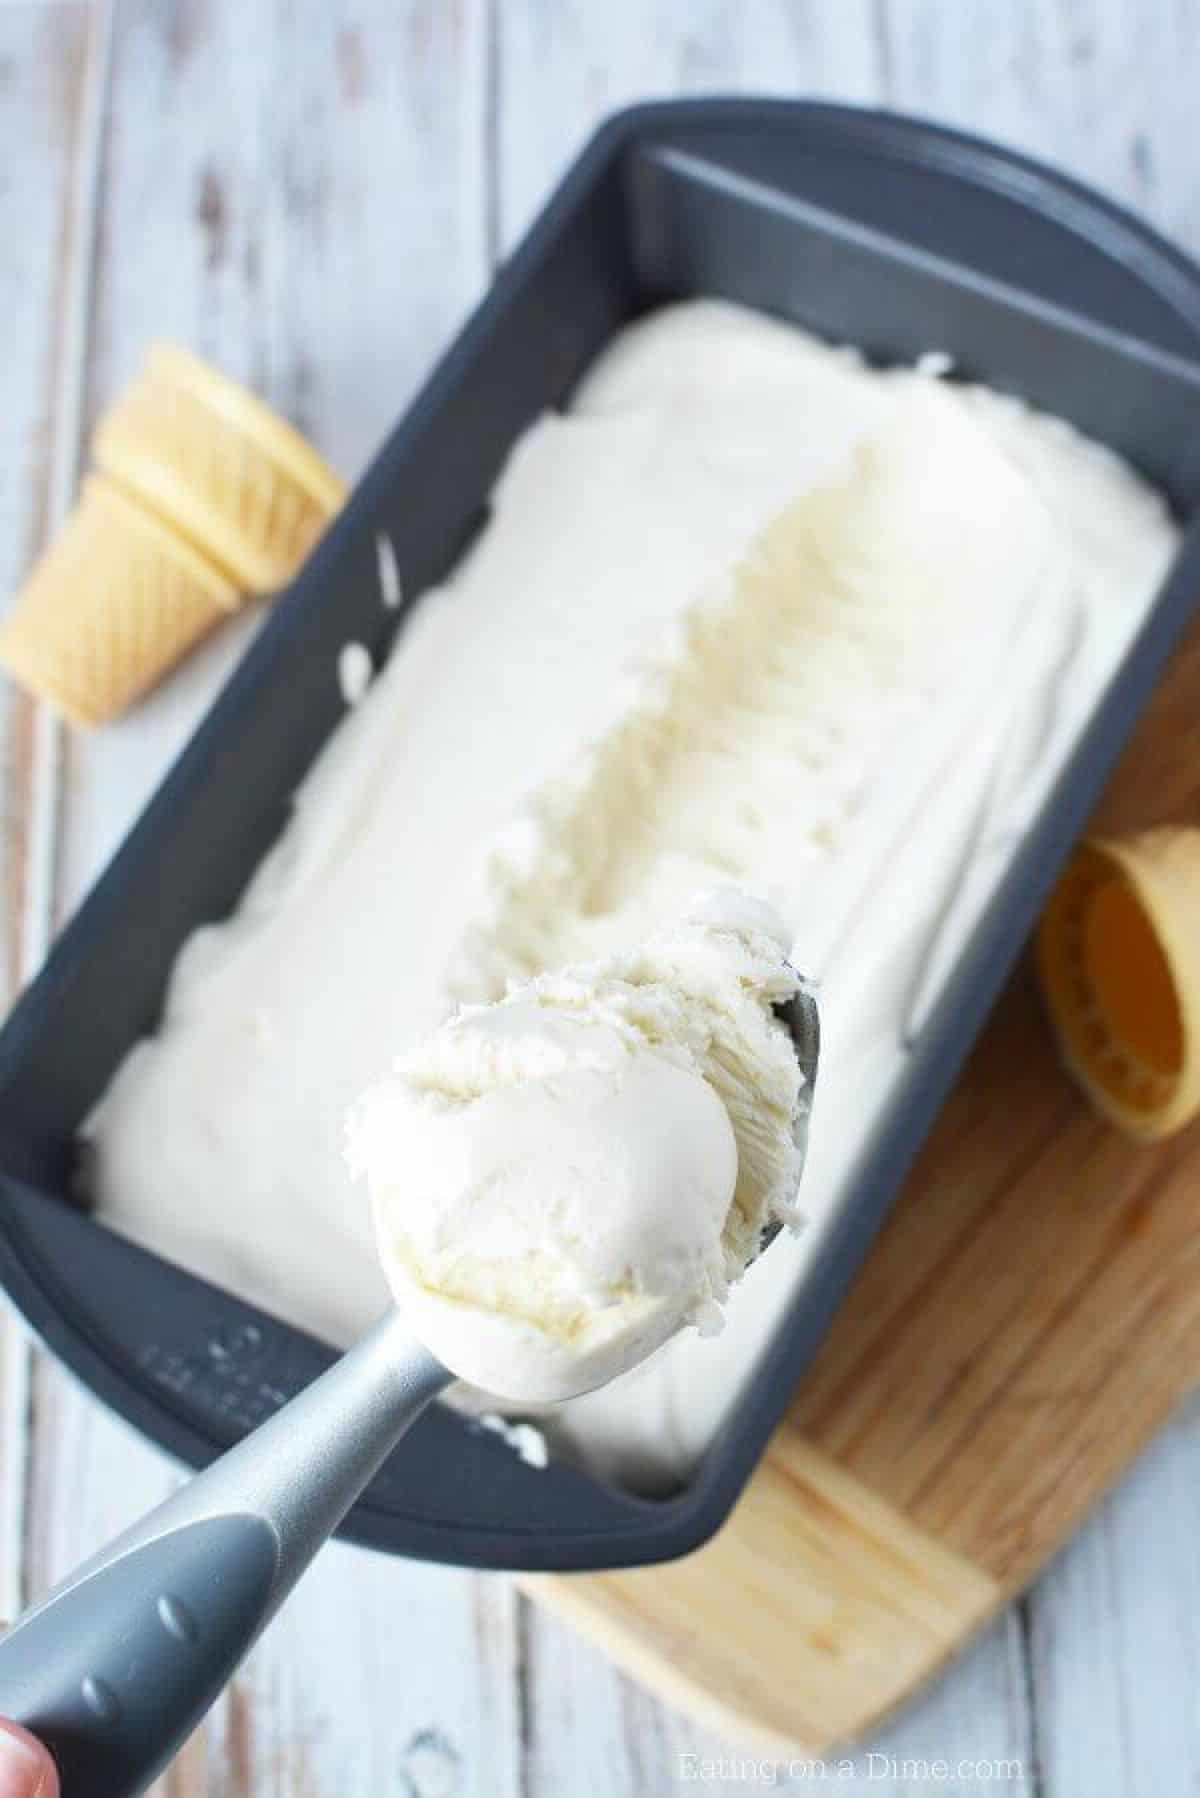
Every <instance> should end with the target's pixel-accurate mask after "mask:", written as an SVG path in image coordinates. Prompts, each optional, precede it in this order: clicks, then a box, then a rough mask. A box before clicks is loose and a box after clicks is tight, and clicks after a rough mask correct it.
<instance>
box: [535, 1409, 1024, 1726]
mask: <svg viewBox="0 0 1200 1798" xmlns="http://www.w3.org/2000/svg"><path fill="white" fill-rule="evenodd" d="M523 1585H524V1587H525V1589H526V1590H527V1591H529V1592H531V1593H533V1594H535V1595H536V1596H537V1597H539V1598H540V1599H541V1600H542V1601H543V1602H545V1603H547V1604H549V1605H550V1606H551V1607H552V1608H553V1609H554V1610H555V1611H556V1612H557V1613H558V1614H559V1615H560V1616H563V1617H567V1618H569V1619H570V1620H571V1621H572V1622H573V1623H575V1624H577V1625H578V1626H579V1627H580V1628H584V1629H586V1630H587V1631H588V1633H589V1634H590V1635H591V1636H592V1638H593V1640H594V1641H597V1642H599V1643H600V1645H601V1646H602V1647H604V1648H606V1649H608V1650H609V1651H610V1652H612V1653H613V1654H614V1655H616V1656H617V1658H618V1659H619V1660H620V1662H621V1664H622V1665H623V1666H624V1668H625V1669H626V1671H628V1672H631V1673H633V1674H634V1675H635V1676H636V1677H638V1678H641V1679H644V1680H645V1681H646V1682H647V1683H648V1684H649V1685H650V1686H651V1688H652V1689H653V1690H654V1691H655V1692H657V1693H658V1694H659V1695H660V1696H662V1697H664V1698H665V1699H667V1701H668V1702H675V1703H677V1704H679V1705H681V1706H683V1707H684V1708H686V1709H687V1711H688V1713H689V1714H690V1715H691V1716H693V1717H695V1718H696V1719H697V1720H698V1721H699V1722H700V1723H701V1724H702V1725H703V1726H704V1727H706V1728H707V1729H709V1730H710V1731H712V1732H714V1733H716V1734H722V1735H726V1736H729V1737H731V1738H732V1739H734V1740H737V1741H740V1742H744V1743H746V1744H747V1746H749V1747H752V1748H753V1749H754V1750H755V1751H756V1752H757V1753H759V1754H761V1755H763V1756H771V1755H775V1756H778V1757H779V1758H781V1759H787V1758H789V1757H790V1756H794V1755H797V1754H801V1753H804V1752H806V1751H807V1752H812V1753H815V1754H819V1753H821V1752H823V1751H824V1750H825V1749H827V1748H828V1747H829V1746H830V1745H831V1744H832V1743H836V1742H841V1741H845V1740H846V1739H847V1738H848V1737H849V1736H850V1735H852V1734H858V1733H860V1732H861V1730H862V1729H863V1727H864V1725H867V1724H873V1723H874V1722H875V1721H876V1720H877V1719H878V1718H880V1717H882V1716H883V1715H884V1714H885V1713H886V1712H887V1711H888V1710H890V1709H891V1708H893V1706H894V1705H895V1704H896V1703H897V1702H899V1701H900V1700H901V1699H902V1698H904V1697H906V1696H907V1695H908V1694H909V1692H910V1691H911V1689H912V1686H913V1684H914V1681H915V1680H916V1679H917V1678H918V1677H924V1676H926V1675H927V1674H928V1673H929V1672H931V1671H932V1670H934V1669H935V1668H936V1667H937V1666H938V1665H940V1664H941V1663H942V1662H943V1661H944V1660H945V1659H946V1657H947V1656H948V1655H949V1654H950V1653H951V1652H953V1651H954V1650H956V1649H957V1648H958V1647H959V1646H960V1645H961V1643H962V1640H963V1638H964V1636H965V1635H967V1634H974V1632H975V1631H976V1630H977V1629H978V1628H979V1627H980V1625H981V1624H982V1622H983V1621H984V1620H985V1618H987V1617H988V1616H989V1615H990V1613H991V1612H992V1611H993V1610H994V1609H995V1608H996V1606H997V1604H998V1602H999V1600H1000V1595H1001V1594H1000V1587H999V1586H998V1585H997V1584H996V1583H995V1581H993V1580H990V1579H988V1578H987V1577H986V1575H984V1574H982V1573H981V1572H980V1571H979V1570H978V1568H975V1567H973V1566H972V1565H971V1564H970V1563H969V1562H968V1561H965V1560H963V1559H961V1558H960V1557H959V1556H957V1555H955V1554H953V1553H951V1552H948V1551H947V1550H946V1549H944V1548H943V1547H942V1545H941V1544H940V1543H939V1542H938V1541H937V1540H936V1538H934V1537H932V1536H929V1535H927V1534H925V1532H923V1531H921V1530H917V1529H915V1528H914V1527H913V1526H912V1525H911V1523H909V1522H908V1520H907V1519H906V1518H905V1517H904V1516H903V1515H902V1513H901V1512H899V1511H898V1510H896V1509H895V1508H894V1507H892V1506H891V1505H888V1504H884V1503H881V1502H880V1501H879V1500H878V1499H877V1498H875V1497H874V1495H873V1494H871V1493H870V1492H869V1491H868V1490H867V1489H866V1488H865V1487H864V1486H863V1485H862V1484H861V1483H860V1482H859V1481H858V1480H856V1479H853V1478H851V1477H848V1476H847V1475H846V1473H845V1472H844V1471H843V1470H842V1469H841V1468H839V1467H838V1466H837V1464H836V1463H835V1462H833V1461H831V1460H829V1459H828V1458H827V1457H826V1456H824V1455H822V1454H820V1453H818V1452H816V1451H814V1450H813V1449H812V1448H811V1447H810V1446H809V1445H808V1444H806V1443H805V1442H804V1441H803V1440H802V1439H801V1438H800V1437H799V1435H797V1434H796V1433H795V1432H782V1433H781V1434H780V1436H779V1437H778V1438H777V1439H776V1441H775V1443H774V1444H773V1445H772V1454H771V1456H770V1458H769V1459H768V1460H767V1461H766V1462H765V1463H764V1464H763V1466H762V1467H761V1468H760V1469H759V1471H758V1473H757V1474H756V1475H755V1478H754V1481H753V1483H752V1486H751V1488H750V1490H749V1492H748V1493H747V1495H746V1497H745V1498H744V1500H743V1501H742V1504H741V1506H739V1510H738V1515H737V1517H736V1519H735V1521H734V1522H733V1523H732V1524H731V1525H730V1526H729V1527H727V1528H726V1529H724V1530H722V1531H721V1532H720V1534H719V1535H718V1536H717V1537H716V1538H715V1539H714V1540H713V1541H712V1542H711V1543H708V1544H707V1545H706V1546H705V1547H704V1548H703V1549H701V1550H700V1552H699V1553H698V1554H696V1555H693V1556H690V1557H688V1558H687V1559H685V1560H683V1561H676V1562H672V1563H670V1564H669V1565H667V1566H663V1567H652V1568H635V1569H633V1570H622V1571H618V1572H615V1573H605V1574H596V1575H590V1576H588V1577H587V1578H585V1579H579V1580H572V1579H564V1578H557V1579H556V1578H553V1577H548V1576H542V1577H539V1578H533V1579H526V1580H525V1581H523ZM782 1657H786V1662H787V1665H788V1668H789V1672H790V1677H789V1678H788V1679H787V1680H780V1679H777V1678H775V1677H774V1671H775V1669H777V1667H778V1665H779V1664H780V1660H781V1658H782ZM764 1675H766V1677H764ZM867 1693H869V1694H870V1695H871V1699H870V1701H871V1705H872V1707H873V1708H872V1710H871V1712H870V1713H867V1712H866V1711H865V1709H864V1694H867Z"/></svg>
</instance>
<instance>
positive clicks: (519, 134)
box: [493, 0, 1030, 1795]
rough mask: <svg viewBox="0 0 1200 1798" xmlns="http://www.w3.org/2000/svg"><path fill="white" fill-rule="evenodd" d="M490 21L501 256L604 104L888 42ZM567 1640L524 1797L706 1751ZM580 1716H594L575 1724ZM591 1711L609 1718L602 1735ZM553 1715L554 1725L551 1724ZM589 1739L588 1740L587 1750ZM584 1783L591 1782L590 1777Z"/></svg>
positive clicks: (539, 1622) (532, 1667)
mask: <svg viewBox="0 0 1200 1798" xmlns="http://www.w3.org/2000/svg"><path fill="white" fill-rule="evenodd" d="M497 25H498V33H497V38H496V44H495V67H496V83H497V86H496V95H495V105H494V129H493V141H494V152H495V168H494V176H493V180H494V202H493V212H494V221H495V235H496V240H497V244H498V247H499V248H500V249H501V250H503V251H507V250H508V249H509V248H511V246H512V243H513V241H514V240H515V238H516V237H517V236H518V235H519V233H520V231H521V230H522V229H523V228H524V227H525V225H526V224H527V223H528V221H529V219H530V218H531V217H532V215H533V213H534V212H535V211H536V209H537V206H538V205H539V204H540V202H541V201H542V199H543V198H544V197H545V193H546V191H547V189H548V188H549V186H550V185H551V184H552V182H553V180H555V179H556V178H557V176H558V174H559V173H560V172H561V170H562V168H563V166H564V165H565V163H566V161H567V159H568V158H569V157H570V156H571V155H573V154H574V153H575V152H576V151H577V150H578V148H579V147H580V145H581V144H582V142H583V141H584V140H585V139H586V137H587V135H588V134H589V132H590V131H591V130H593V129H594V128H595V126H596V125H597V124H599V123H600V121H601V120H602V118H603V117H605V116H606V115H607V114H608V113H610V112H612V111H613V110H614V109H615V108H617V107H619V106H622V105H626V104H629V103H631V102H634V101H638V100H643V99H647V98H652V97H654V96H655V95H663V94H684V93H711V92H719V91H730V92H760V93H782V94H795V93H803V94H806V95H809V96H813V97H820V96H830V97H835V98H838V99H844V100H859V101H863V102H868V103H869V102H872V101H878V100H880V99H882V98H884V97H885V92H884V88H885V82H886V80H887V75H888V70H887V52H888V47H889V45H888V39H887V36H886V34H885V33H884V32H883V31H882V30H881V9H880V8H879V7H877V6H874V5H872V4H868V3H867V0H843V3H842V4H840V5H839V6H838V7H837V8H827V7H819V6H805V7H797V6H794V5H791V4H789V3H788V0H767V3H764V4H760V5H758V6H756V8H755V10H754V18H753V26H752V28H751V27H750V26H749V25H748V22H747V17H746V14H745V10H744V9H743V8H741V7H739V6H737V5H736V4H735V3H734V0H716V3H712V4H705V5H702V6H697V5H696V4H694V0H657V3H656V4H654V5H651V6H637V7H634V6H623V7H622V6H618V7H616V8H612V7H609V8H601V9H597V8H595V7H593V6H589V5H588V4H587V0H555V4H554V5H553V6H548V5H545V4H540V5H539V4H537V3H536V0H521V3H518V4H509V5H506V6H504V7H502V8H500V9H498V13H497ZM648 1577H649V1576H648ZM567 1640H568V1639H567V1638H565V1637H564V1635H563V1633H562V1631H561V1629H560V1628H559V1627H558V1626H557V1624H556V1623H555V1622H553V1621H549V1620H543V1619H540V1618H538V1617H536V1616H535V1617H533V1618H531V1619H530V1623H529V1627H528V1632H527V1639H526V1656H527V1673H526V1678H527V1682H528V1686H529V1691H530V1695H531V1701H532V1712H533V1717H534V1719H535V1721H534V1725H533V1727H534V1729H535V1732H538V1733H535V1736H534V1739H533V1741H532V1744H531V1749H532V1752H531V1761H530V1771H529V1777H530V1781H531V1787H530V1789H531V1792H532V1793H533V1794H534V1795H537V1794H541V1793H543V1792H544V1793H546V1794H551V1793H554V1794H557V1793H559V1792H562V1791H564V1790H569V1789H572V1788H571V1785H570V1783H569V1780H570V1768H571V1765H572V1762H571V1760H570V1754H571V1749H570V1747H569V1746H568V1747H566V1748H564V1747H563V1746H562V1744H564V1743H568V1744H569V1743H571V1742H573V1741H577V1740H579V1739H580V1736H579V1732H580V1730H581V1728H582V1729H583V1730H584V1734H583V1737H582V1739H583V1741H584V1743H585V1744H586V1746H585V1748H584V1753H585V1757H586V1759H585V1764H586V1765H587V1766H588V1768H589V1769H591V1768H592V1767H593V1766H594V1767H596V1768H597V1769H599V1768H601V1767H602V1768H603V1779H604V1785H603V1789H606V1790H607V1789H611V1790H613V1791H614V1792H619V1791H624V1790H626V1789H631V1790H661V1789H664V1788H665V1787H666V1785H667V1783H668V1781H670V1780H671V1779H673V1778H674V1777H677V1776H678V1760H677V1757H678V1755H679V1754H680V1753H685V1752H700V1751H701V1749H707V1750H708V1751H709V1752H711V1751H712V1750H713V1746H714V1741H715V1739H716V1738H714V1737H713V1736H712V1735H710V1734H706V1733H705V1732H704V1731H703V1730H698V1729H696V1728H695V1726H694V1725H691V1724H688V1723H685V1722H683V1721H681V1720H680V1719H678V1718H677V1717H673V1716H671V1715H670V1713H667V1715H666V1716H665V1717H664V1716H663V1714H662V1713H661V1712H660V1711H659V1709H658V1708H656V1707H655V1706H653V1705H651V1704H647V1703H645V1702H635V1701H633V1700H632V1699H631V1698H630V1696H629V1691H628V1686H627V1682H626V1681H624V1680H623V1679H622V1678H621V1676H620V1675H618V1674H615V1673H611V1672H606V1670H605V1668H604V1665H603V1663H602V1662H600V1661H599V1660H598V1659H597V1658H596V1656H595V1654H594V1651H589V1650H583V1649H579V1648H576V1649H568V1647H567ZM1013 1644H1015V1648H1014V1647H1013ZM1010 1652H1013V1653H1016V1654H1017V1655H1018V1656H1019V1654H1020V1652H1021V1649H1020V1641H1019V1637H1018V1636H1016V1635H1012V1636H1011V1637H1010V1636H1009V1634H1008V1633H1007V1632H1006V1631H1003V1630H1002V1631H1000V1632H998V1633H992V1634H990V1635H989V1636H988V1637H987V1638H986V1640H984V1641H983V1642H982V1643H981V1644H980V1645H979V1647H978V1649H977V1650H976V1652H975V1653H974V1654H973V1656H972V1659H971V1669H970V1673H969V1674H965V1675H964V1690H965V1689H966V1688H967V1687H968V1686H969V1688H970V1690H971V1692H972V1694H973V1697H974V1703H973V1706H972V1707H971V1710H970V1714H971V1716H972V1717H973V1718H974V1719H975V1720H976V1721H977V1722H978V1724H979V1726H980V1739H981V1740H984V1741H986V1742H987V1743H988V1745H989V1746H995V1747H996V1752H997V1753H1000V1752H1001V1746H1000V1745H1004V1744H1006V1745H1007V1748H1008V1750H1009V1751H1013V1752H1018V1753H1022V1754H1027V1751H1028V1742H1029V1733H1030V1732H1029V1718H1028V1713H1027V1707H1026V1704H1025V1681H1024V1678H1023V1677H1019V1678H1017V1679H1013V1678H1012V1677H1011V1669H1010ZM581 1657H583V1658H582V1660H581ZM585 1681H587V1682H589V1683H588V1684H587V1685H586V1688H585V1687H584V1682H585ZM589 1716H590V1717H592V1718H593V1719H597V1720H596V1721H594V1722H593V1723H592V1725H591V1726H590V1727H587V1726H586V1725H581V1721H580V1720H581V1719H582V1718H586V1717H589ZM600 1717H603V1718H607V1719H609V1720H610V1721H609V1723H608V1724H607V1725H606V1726H605V1727H603V1728H602V1727H601V1725H600V1723H599V1721H598V1718H600ZM618 1717H620V1718H621V1719H622V1722H621V1732H620V1735H619V1736H616V1735H615V1731H616V1723H615V1720H616V1719H617V1718H618ZM962 1717H963V1700H962V1697H961V1695H959V1694H958V1693H957V1692H956V1688H955V1686H954V1684H953V1683H951V1684H950V1685H949V1686H947V1687H946V1688H945V1689H939V1690H938V1692H936V1693H935V1694H934V1695H933V1696H932V1698H931V1699H930V1701H929V1705H928V1706H927V1707H926V1708H925V1710H924V1712H923V1714H922V1717H921V1719H920V1721H919V1725H918V1734H921V1732H922V1731H923V1736H922V1737H921V1739H923V1740H925V1741H926V1742H930V1741H932V1742H933V1743H934V1744H935V1745H936V1744H939V1743H963V1742H964V1741H965V1744H966V1745H965V1746H964V1748H963V1752H964V1753H965V1752H967V1751H968V1749H969V1746H970V1740H969V1736H968V1737H966V1738H964V1735H963V1733H962V1728H961V1722H962ZM985 1717H986V1718H987V1723H986V1725H985V1724H984V1723H983V1719H984V1718H985ZM554 1718H559V1719H561V1720H562V1724H561V1727H559V1728H558V1729H557V1730H556V1729H555V1727H554V1724H553V1722H552V1719H554ZM897 1730H899V1733H897ZM597 1738H600V1742H601V1746H595V1744H596V1741H597ZM893 1738H894V1739H895V1740H896V1741H897V1742H900V1743H903V1742H904V1741H905V1740H906V1739H907V1740H915V1739H917V1736H912V1737H906V1736H905V1734H904V1733H903V1726H889V1729H888V1731H887V1732H886V1737H885V1739H884V1741H883V1744H882V1746H883V1747H884V1748H886V1747H887V1746H888V1744H889V1743H890V1742H891V1741H892V1740H893ZM613 1739H616V1740H617V1741H618V1742H619V1743H620V1744H621V1745H622V1747H623V1750H624V1752H623V1755H622V1754H618V1755H616V1756H615V1757H614V1755H613V1754H612V1752H611V1751H609V1752H605V1750H604V1748H603V1746H602V1744H603V1742H604V1741H605V1740H609V1741H611V1740H613ZM556 1740H557V1741H558V1742H559V1744H560V1746H559V1749H558V1750H557V1752H556V1750H555V1745H554V1744H555V1741H556ZM1013 1743H1016V1744H1017V1745H1018V1746H1017V1748H1016V1750H1013V1747H1012V1745H1013ZM559 1755H562V1756H563V1758H562V1759H560V1758H559ZM864 1779H865V1774H864ZM579 1789H584V1788H583V1786H582V1784H581V1785H580V1788H579ZM589 1789H599V1787H598V1784H597V1780H596V1779H593V1780H592V1782H591V1786H590V1787H589ZM900 1789H901V1786H900V1782H899V1781H898V1780H893V1779H892V1778H891V1776H890V1775H889V1774H888V1773H887V1772H886V1771H885V1772H884V1773H883V1775H882V1776H881V1777H875V1778H873V1779H872V1780H871V1790H872V1791H873V1792H877V1793H880V1794H884V1793H891V1792H895V1791H898V1790H900Z"/></svg>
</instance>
